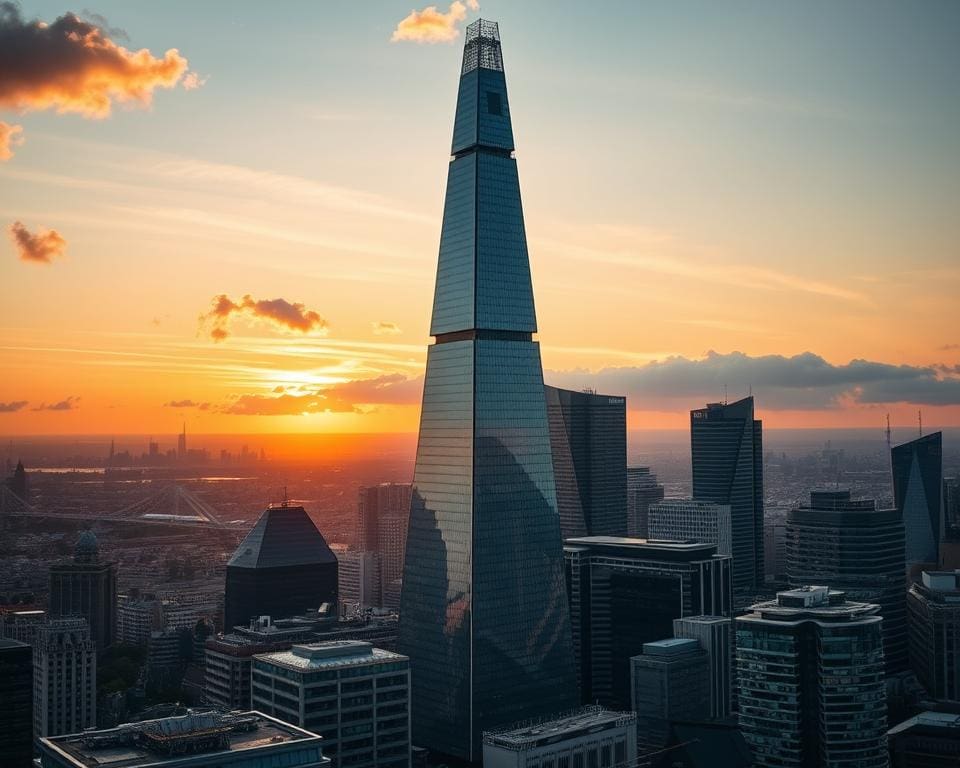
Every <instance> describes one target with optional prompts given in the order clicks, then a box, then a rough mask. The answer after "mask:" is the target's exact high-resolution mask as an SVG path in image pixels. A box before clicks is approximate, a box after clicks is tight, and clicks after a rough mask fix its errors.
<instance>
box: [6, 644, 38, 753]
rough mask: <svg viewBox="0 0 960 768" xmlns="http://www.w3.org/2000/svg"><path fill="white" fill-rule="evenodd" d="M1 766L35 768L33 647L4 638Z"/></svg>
mask: <svg viewBox="0 0 960 768" xmlns="http://www.w3.org/2000/svg"><path fill="white" fill-rule="evenodd" d="M0 765H3V766H6V767H7V768H33V649H32V648H31V647H30V646H29V645H27V644H26V643H20V642H17V641H16V640H5V639H0Z"/></svg>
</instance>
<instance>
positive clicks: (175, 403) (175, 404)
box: [163, 400, 210, 411]
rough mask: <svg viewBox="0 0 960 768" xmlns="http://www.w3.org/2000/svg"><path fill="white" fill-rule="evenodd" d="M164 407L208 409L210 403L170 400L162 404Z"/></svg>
mask: <svg viewBox="0 0 960 768" xmlns="http://www.w3.org/2000/svg"><path fill="white" fill-rule="evenodd" d="M163 407H164V408H197V409H198V410H201V411H206V410H209V408H210V403H206V402H204V403H198V402H196V401H194V400H171V401H170V402H168V403H164V404H163Z"/></svg>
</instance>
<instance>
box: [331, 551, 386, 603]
mask: <svg viewBox="0 0 960 768" xmlns="http://www.w3.org/2000/svg"><path fill="white" fill-rule="evenodd" d="M337 568H338V574H339V575H338V577H337V578H338V583H339V601H340V608H341V610H344V611H347V610H352V608H353V607H354V606H357V607H359V608H373V607H377V606H379V605H380V557H379V556H378V555H377V553H376V552H357V551H356V550H352V549H351V550H348V551H347V552H342V553H340V554H339V555H338V556H337Z"/></svg>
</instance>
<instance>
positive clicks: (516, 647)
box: [400, 20, 577, 762]
mask: <svg viewBox="0 0 960 768" xmlns="http://www.w3.org/2000/svg"><path fill="white" fill-rule="evenodd" d="M510 116H511V111H510V106H509V103H508V100H507V89H506V81H505V79H504V73H503V57H502V52H501V47H500V35H499V31H498V29H497V25H496V24H494V23H491V22H489V21H484V20H478V21H476V22H474V23H472V24H470V25H469V26H468V27H467V30H466V37H465V44H464V52H463V66H462V70H461V76H460V91H459V95H458V98H457V111H456V117H455V120H454V134H453V145H452V149H451V152H450V154H451V155H452V159H451V160H450V164H449V171H448V177H447V195H446V201H445V203H444V213H443V227H442V231H441V235H440V255H439V265H438V268H437V282H436V292H435V294H434V305H433V317H432V323H431V328H430V334H431V335H432V336H434V337H435V343H434V344H433V345H432V346H431V347H429V349H428V352H427V368H426V375H425V380H424V392H423V408H422V410H421V415H420V437H419V441H418V445H417V459H416V466H415V470H414V489H413V498H412V501H411V506H410V525H409V529H408V532H407V554H406V558H405V564H404V576H403V591H402V593H401V598H400V615H401V622H400V650H401V651H402V652H403V653H405V654H407V655H409V657H410V665H411V668H412V673H413V694H412V699H413V722H414V727H415V729H416V732H415V734H414V741H416V743H417V744H418V745H419V746H423V747H426V748H428V749H430V750H432V751H434V752H437V753H441V754H444V755H448V756H451V757H453V758H455V759H459V760H469V761H472V762H475V761H478V760H480V758H481V752H482V747H481V735H482V732H483V731H485V730H489V729H491V728H494V727H497V726H500V725H502V724H504V723H509V722H516V721H519V720H523V719H525V718H531V717H535V716H539V715H542V714H545V713H550V712H558V711H562V710H563V709H566V708H569V707H571V706H573V705H574V704H575V703H576V698H577V696H576V672H575V669H574V665H573V652H572V647H571V643H570V617H569V613H568V608H567V601H566V600H565V599H564V584H563V554H562V545H561V540H560V524H559V517H558V513H557V494H556V486H555V482H554V474H553V460H552V456H551V452H550V432H549V428H548V423H547V408H546V400H545V396H544V388H543V371H542V367H541V362H540V348H539V345H538V343H537V342H535V341H533V338H532V335H533V333H535V332H536V330H537V324H536V317H535V313H534V308H533V288H532V283H531V279H530V264H529V259H528V257H527V248H526V240H525V234H524V227H523V213H522V210H521V205H520V184H519V180H518V177H517V164H516V160H515V159H514V157H513V149H514V147H513V131H512V128H511V119H510Z"/></svg>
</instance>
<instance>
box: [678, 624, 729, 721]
mask: <svg viewBox="0 0 960 768" xmlns="http://www.w3.org/2000/svg"><path fill="white" fill-rule="evenodd" d="M673 636H674V637H677V638H686V639H690V640H696V641H697V642H698V643H699V644H700V647H701V648H703V650H704V651H705V652H706V654H707V662H708V664H709V689H710V711H709V715H708V717H709V718H710V719H711V720H724V719H726V718H728V717H730V713H731V711H732V700H733V687H734V683H735V679H734V677H733V674H732V667H733V620H732V619H730V618H727V617H726V616H685V617H684V618H682V619H674V620H673Z"/></svg>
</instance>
